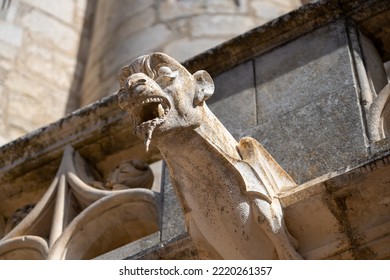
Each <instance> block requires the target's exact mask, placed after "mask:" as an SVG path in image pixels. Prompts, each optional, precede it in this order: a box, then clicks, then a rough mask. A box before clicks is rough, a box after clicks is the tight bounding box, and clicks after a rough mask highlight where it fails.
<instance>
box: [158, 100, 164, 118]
mask: <svg viewBox="0 0 390 280" xmlns="http://www.w3.org/2000/svg"><path fill="white" fill-rule="evenodd" d="M157 113H158V117H159V118H163V117H165V110H164V108H163V106H162V105H161V103H160V104H158V106H157Z"/></svg>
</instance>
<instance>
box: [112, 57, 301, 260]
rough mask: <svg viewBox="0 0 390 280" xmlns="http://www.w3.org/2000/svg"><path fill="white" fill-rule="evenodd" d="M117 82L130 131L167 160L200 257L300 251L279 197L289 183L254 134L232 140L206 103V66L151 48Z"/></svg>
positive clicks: (210, 87) (278, 255)
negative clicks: (190, 67)
mask: <svg viewBox="0 0 390 280" xmlns="http://www.w3.org/2000/svg"><path fill="white" fill-rule="evenodd" d="M119 83H120V87H121V88H120V90H119V92H118V99H119V105H120V107H121V108H122V109H124V110H126V111H127V112H128V113H129V115H130V119H131V122H132V125H133V126H134V131H135V134H136V135H138V136H139V137H140V138H141V139H143V140H144V143H145V145H146V149H148V147H149V145H150V144H152V145H153V146H155V147H157V148H158V149H159V150H160V152H161V154H162V156H163V157H164V159H165V160H166V162H167V166H168V169H169V172H170V177H171V180H172V182H173V186H174V188H175V192H176V194H177V196H178V197H179V199H180V202H181V205H182V208H183V210H184V212H185V220H186V226H187V229H188V231H189V234H190V236H191V237H192V239H193V241H194V242H195V244H196V246H197V248H198V251H199V256H200V257H201V258H204V259H301V256H300V255H299V254H298V253H297V252H296V250H295V248H296V245H297V244H296V241H295V239H294V238H293V237H292V236H291V235H290V234H289V232H288V230H287V228H286V226H285V223H284V220H283V211H282V207H281V205H280V202H279V199H278V193H279V190H280V189H281V188H288V187H294V186H296V184H295V183H294V181H293V180H292V179H291V178H290V176H289V175H288V174H287V173H286V172H285V171H284V170H283V169H282V168H281V167H280V166H279V165H278V164H277V162H276V161H275V160H274V159H273V158H272V157H271V156H270V155H269V154H268V153H267V151H266V150H265V149H264V148H263V147H262V146H261V145H260V144H259V143H258V142H257V141H256V140H255V139H253V138H249V137H247V138H243V139H241V141H240V142H239V143H238V142H237V141H236V140H235V139H234V138H233V136H232V135H231V134H230V133H229V132H228V131H227V130H226V128H225V127H224V126H223V125H222V124H221V122H220V121H219V120H218V119H217V118H216V117H215V115H214V114H213V113H212V112H211V111H210V110H209V109H208V107H207V105H206V103H205V101H206V100H207V99H208V98H209V97H210V96H211V95H212V94H213V92H214V83H213V80H212V78H211V77H210V75H209V74H208V73H207V72H206V71H203V70H200V71H198V72H196V73H195V74H193V75H192V74H190V73H189V72H188V71H187V69H185V68H184V67H183V66H182V65H181V64H180V63H178V62H177V61H176V60H174V59H173V58H171V57H169V56H168V55H166V54H163V53H152V54H150V55H145V56H141V57H139V58H137V59H136V60H134V61H133V62H132V63H131V64H130V65H129V66H127V67H124V68H123V69H122V71H121V74H120V76H119Z"/></svg>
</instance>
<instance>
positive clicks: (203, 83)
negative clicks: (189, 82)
mask: <svg viewBox="0 0 390 280" xmlns="http://www.w3.org/2000/svg"><path fill="white" fill-rule="evenodd" d="M194 78H195V83H196V89H195V90H196V91H195V96H194V106H198V105H200V104H201V103H202V102H203V101H205V100H207V99H209V98H210V96H211V95H213V93H214V82H213V79H212V78H211V76H210V74H209V73H207V72H206V71H204V70H199V71H197V72H196V73H195V74H194Z"/></svg>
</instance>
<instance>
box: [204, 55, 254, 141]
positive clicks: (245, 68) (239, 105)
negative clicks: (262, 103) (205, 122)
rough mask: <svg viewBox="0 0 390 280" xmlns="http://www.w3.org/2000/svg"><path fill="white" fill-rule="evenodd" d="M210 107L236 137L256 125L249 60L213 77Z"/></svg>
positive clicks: (244, 133) (252, 76)
mask: <svg viewBox="0 0 390 280" xmlns="http://www.w3.org/2000/svg"><path fill="white" fill-rule="evenodd" d="M214 83H215V93H214V95H213V96H212V97H211V98H210V99H209V101H208V104H209V106H210V109H211V111H212V112H213V113H214V114H215V115H216V116H217V118H218V119H219V120H220V121H221V122H222V123H223V125H224V126H225V127H226V128H227V129H228V130H229V131H230V133H232V135H233V136H234V137H236V139H237V140H239V139H240V138H242V137H243V136H246V133H247V131H248V130H249V129H250V128H253V127H255V126H256V95H255V89H254V85H255V82H254V75H253V62H252V61H249V62H246V63H243V64H240V65H238V66H236V67H234V68H232V69H230V70H229V71H227V72H224V73H222V74H220V75H218V76H217V77H216V78H215V79H214Z"/></svg>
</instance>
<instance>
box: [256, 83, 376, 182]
mask: <svg viewBox="0 0 390 280" xmlns="http://www.w3.org/2000/svg"><path fill="white" fill-rule="evenodd" d="M250 134H251V135H252V136H253V137H254V138H256V139H258V140H259V141H260V143H262V144H263V145H264V147H265V148H266V149H267V150H268V151H269V152H270V153H271V154H272V155H273V156H274V157H275V159H276V160H277V161H278V162H279V163H280V165H281V166H283V168H285V169H286V171H287V172H288V173H289V174H291V176H292V177H293V178H294V179H295V180H296V181H297V182H298V183H303V182H306V181H308V180H311V179H314V178H316V177H318V176H321V175H323V174H326V173H328V172H331V171H334V170H337V169H339V168H341V167H344V166H347V165H349V164H351V163H352V162H354V161H356V160H361V159H364V158H366V157H367V156H368V151H367V147H366V146H365V138H366V135H365V131H364V126H363V119H362V115H361V108H360V106H359V103H358V97H357V92H356V89H355V87H353V86H351V87H348V88H345V89H343V90H340V91H337V92H334V93H332V94H328V95H326V96H324V97H322V98H319V99H317V100H315V101H313V102H312V103H310V104H308V105H306V106H303V107H301V108H297V109H296V110H295V111H291V112H289V113H286V114H284V115H282V116H279V117H277V118H273V119H270V120H269V121H268V122H264V123H262V124H260V125H259V126H258V127H257V128H255V129H254V130H253V131H252V132H250Z"/></svg>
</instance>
